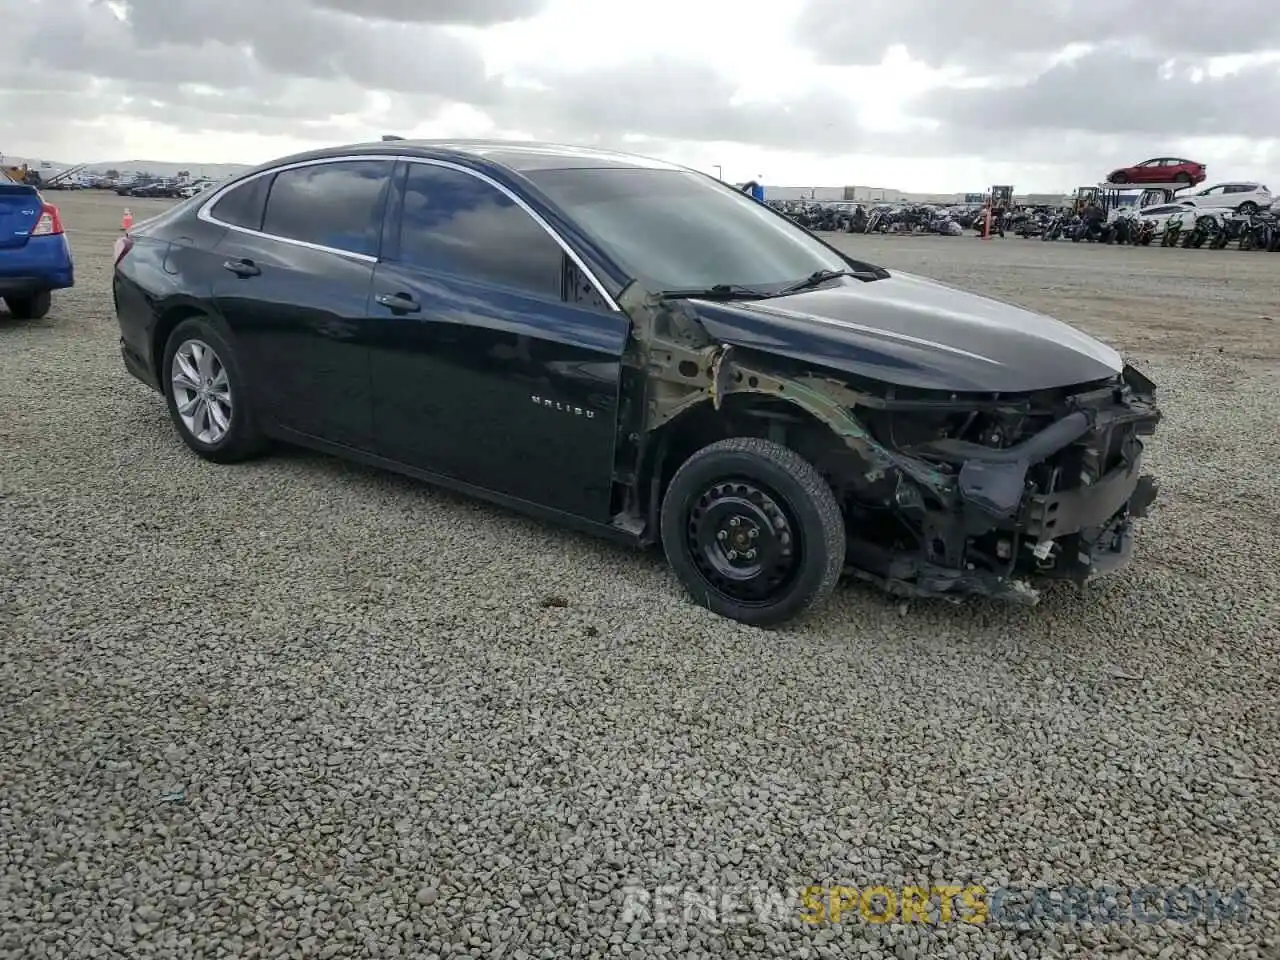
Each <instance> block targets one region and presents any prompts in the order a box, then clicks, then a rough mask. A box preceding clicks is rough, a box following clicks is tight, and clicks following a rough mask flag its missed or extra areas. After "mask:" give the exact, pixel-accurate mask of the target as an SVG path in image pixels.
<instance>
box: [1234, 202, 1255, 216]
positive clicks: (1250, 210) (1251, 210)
mask: <svg viewBox="0 0 1280 960" xmlns="http://www.w3.org/2000/svg"><path fill="white" fill-rule="evenodd" d="M1257 212H1258V205H1257V204H1256V203H1254V202H1253V201H1252V200H1246V201H1245V202H1244V203H1242V204H1240V206H1238V207H1236V213H1241V214H1244V215H1245V216H1246V217H1252V216H1253V215H1254V214H1255V213H1257Z"/></svg>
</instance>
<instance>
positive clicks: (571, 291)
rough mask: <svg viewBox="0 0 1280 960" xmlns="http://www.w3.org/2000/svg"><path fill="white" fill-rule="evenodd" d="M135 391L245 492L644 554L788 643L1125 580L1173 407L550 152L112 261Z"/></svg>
mask: <svg viewBox="0 0 1280 960" xmlns="http://www.w3.org/2000/svg"><path fill="white" fill-rule="evenodd" d="M114 296H115V305H116V312H117V315H118V318H119V323H120V330H121V334H122V336H121V341H120V343H121V348H122V351H123V356H124V363H125V365H126V367H127V368H128V369H129V371H130V372H131V373H132V374H133V375H134V376H136V377H137V378H138V379H139V380H141V381H143V382H144V383H146V384H148V385H149V386H151V387H152V388H154V389H155V390H157V391H159V392H160V393H162V394H163V395H164V397H165V399H166V400H167V402H168V406H169V411H170V414H171V416H172V418H173V422H174V424H175V426H176V428H177V431H178V433H179V435H180V436H181V437H182V439H183V440H184V441H185V442H186V444H187V445H188V446H189V447H190V448H191V449H192V450H194V451H195V452H196V453H197V454H199V455H200V456H202V457H204V458H206V459H208V460H211V461H215V462H219V463H227V462H232V461H239V460H243V459H245V458H248V457H251V456H254V455H256V454H259V453H261V452H262V451H264V450H265V449H266V446H267V444H268V443H269V442H270V441H273V440H274V441H283V442H288V443H294V444H301V445H304V446H307V447H311V448H314V449H317V450H322V451H328V452H330V453H333V454H336V455H338V456H343V457H349V458H352V459H356V460H360V461H363V462H366V463H369V464H375V465H379V466H383V467H386V468H388V469H391V470H397V471H400V472H403V473H406V474H410V475H412V476H416V477H419V478H422V479H424V480H427V481H431V482H434V483H439V484H443V485H446V486H450V487H454V488H458V489H461V490H464V491H468V492H471V493H474V494H476V495H479V496H483V497H486V498H489V499H492V500H494V501H497V502H500V503H503V504H506V505H508V506H511V507H515V508H518V509H521V510H526V511H529V512H531V513H534V514H537V515H541V516H543V517H546V518H549V519H552V520H555V521H559V522H563V523H567V524H572V525H575V526H577V527H579V528H583V529H587V530H591V531H595V532H599V533H603V534H606V535H609V536H612V537H615V538H618V539H620V540H623V541H626V542H628V543H632V544H636V545H641V546H645V545H653V544H656V543H659V542H661V544H662V545H663V547H664V549H665V551H666V555H667V557H668V558H669V560H670V563H671V565H672V567H673V568H674V570H675V572H676V573H677V575H678V576H679V578H680V580H681V581H682V582H683V583H684V585H685V586H686V587H687V589H688V591H689V594H690V595H691V596H692V598H693V599H694V600H695V601H697V602H699V603H702V604H705V605H706V606H707V607H709V608H711V609H712V610H714V611H716V612H718V613H721V614H723V615H725V616H728V617H732V618H735V619H738V620H741V621H744V622H748V623H754V624H761V625H767V624H776V623H780V622H782V621H784V620H787V619H789V618H791V617H793V616H795V615H796V614H798V613H799V612H801V611H802V610H804V609H805V608H807V607H810V606H811V605H813V604H815V603H816V602H818V601H821V600H822V599H823V598H824V597H825V596H826V595H827V594H828V593H829V592H830V591H831V590H832V588H833V587H834V585H835V584H836V582H837V580H838V578H839V577H840V575H841V574H842V572H844V573H851V574H854V575H857V576H860V577H863V578H865V579H868V580H871V581H873V582H875V583H878V584H879V585H880V586H882V587H883V588H885V589H887V590H889V591H890V592H892V593H895V594H899V595H908V596H943V597H956V596H958V595H961V594H974V593H976V594H981V595H986V596H993V597H1001V598H1007V599H1011V600H1015V601H1023V602H1034V601H1035V599H1036V597H1037V589H1036V584H1037V583H1038V582H1039V581H1041V580H1044V579H1046V578H1049V579H1072V580H1077V581H1080V580H1083V579H1084V578H1086V577H1088V576H1090V575H1091V574H1093V573H1095V572H1098V571H1102V570H1106V569H1108V568H1110V567H1113V566H1115V565H1116V564H1118V563H1119V562H1121V561H1122V560H1124V559H1125V557H1126V556H1127V555H1128V553H1129V550H1130V537H1131V530H1132V525H1133V523H1132V522H1133V519H1134V518H1135V517H1137V516H1141V515H1142V513H1143V512H1144V510H1145V509H1146V507H1147V506H1148V504H1149V503H1150V502H1151V501H1152V499H1153V498H1154V496H1155V486H1154V482H1153V481H1152V480H1151V478H1150V477H1148V476H1146V475H1144V474H1143V473H1142V472H1141V463H1142V450H1143V443H1142V440H1141V439H1140V438H1141V437H1142V436H1144V435H1146V434H1149V433H1151V432H1152V431H1153V430H1154V428H1155V425H1156V423H1157V421H1158V420H1159V416H1160V414H1159V411H1158V410H1157V408H1156V405H1155V396H1154V395H1155V388H1154V386H1153V385H1152V384H1151V383H1150V382H1149V381H1148V380H1147V379H1146V378H1145V377H1144V376H1143V375H1142V374H1140V373H1139V372H1138V371H1136V370H1135V369H1133V368H1132V367H1130V366H1128V365H1125V364H1123V363H1122V362H1121V359H1120V357H1119V356H1118V355H1117V354H1116V353H1115V352H1114V351H1113V350H1111V349H1110V348H1108V347H1106V346H1104V345H1102V344H1100V343H1098V342H1097V341H1095V340H1093V339H1091V338H1089V337H1087V336H1085V335H1084V334H1081V333H1079V332H1077V331H1075V330H1073V329H1072V328H1070V327H1068V326H1066V325H1064V324H1062V323H1059V322H1058V321H1055V320H1053V319H1050V318H1049V317H1045V316H1042V315H1039V314H1035V313H1031V312H1028V311H1026V310H1022V309H1020V308H1017V307H1014V306H1010V305H1007V304H1003V303H999V302H996V301H993V300H988V299H985V298H982V297H978V296H974V295H971V294H967V293H963V292H961V291H958V290H955V289H952V288H948V287H944V286H942V285H940V284H937V283H934V282H932V281H929V280H925V279H923V278H920V277H915V276H910V275H906V274H901V273H897V272H893V273H891V272H889V271H888V270H885V269H883V268H881V267H878V266H874V265H872V264H869V263H864V262H861V261H858V260H855V259H852V258H850V257H847V256H846V255H844V254H842V253H840V252H838V251H837V250H835V249H834V248H833V247H831V246H829V245H828V244H826V243H825V242H823V241H822V240H820V239H818V238H817V237H815V236H814V235H813V234H811V233H809V232H808V231H806V230H804V229H803V228H801V227H799V226H797V225H795V224H794V223H792V222H791V221H789V220H788V219H787V218H786V217H784V216H782V215H780V214H778V213H777V212H775V211H773V210H772V209H770V208H769V207H768V206H766V205H764V204H762V203H759V202H757V201H756V200H754V199H753V198H751V197H750V196H748V195H745V194H743V193H741V192H739V191H736V190H734V189H732V188H731V187H729V186H726V185H725V184H722V183H720V182H719V181H718V180H715V179H714V178H712V177H709V176H706V175H703V174H701V173H697V172H695V171H691V170H688V169H685V168H682V167H677V166H673V165H670V164H666V163H662V162H658V161H652V160H647V159H644V158H639V157H633V156H627V155H619V154H613V153H605V152H600V151H595V150H587V149H577V148H568V147H560V146H554V145H543V144H532V143H510V142H509V143H504V142H479V141H450V142H441V141H435V142H425V141H403V140H400V141H394V142H381V143H372V144H362V145H355V146H347V147H341V148H335V149H328V150H322V151H316V152H312V153H307V154H302V155H297V156H293V157H289V158H286V159H282V160H279V161H276V162H273V163H270V164H267V165H264V166H262V167H259V168H257V169H255V170H253V171H250V172H249V173H246V174H244V175H242V176H240V177H238V178H237V179H235V180H233V181H231V182H229V183H227V184H225V185H223V186H221V187H219V188H218V189H217V190H215V191H211V192H209V193H205V194H200V195H198V196H196V197H194V198H192V199H190V200H188V201H186V202H183V203H181V204H178V205H176V206H174V207H173V208H171V209H169V210H168V211H166V212H165V213H163V214H161V215H160V216H158V217H155V218H153V219H150V220H147V221H145V222H143V223H141V224H139V225H137V226H135V227H134V228H133V229H132V230H131V231H129V233H128V234H127V235H126V236H124V237H122V238H121V240H120V241H118V243H117V248H116V260H115V276H114Z"/></svg>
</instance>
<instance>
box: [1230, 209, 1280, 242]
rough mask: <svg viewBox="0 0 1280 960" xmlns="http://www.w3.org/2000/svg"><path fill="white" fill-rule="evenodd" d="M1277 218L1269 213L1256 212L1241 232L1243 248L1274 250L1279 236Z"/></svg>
mask: <svg viewBox="0 0 1280 960" xmlns="http://www.w3.org/2000/svg"><path fill="white" fill-rule="evenodd" d="M1276 226H1277V224H1276V218H1275V217H1273V216H1272V215H1271V214H1269V213H1260V214H1254V215H1253V216H1252V217H1249V218H1248V223H1246V224H1245V226H1244V228H1243V229H1242V230H1241V232H1240V249H1241V250H1272V249H1276V247H1275V246H1273V244H1276V243H1277V240H1278V239H1280V238H1278V237H1277V231H1276Z"/></svg>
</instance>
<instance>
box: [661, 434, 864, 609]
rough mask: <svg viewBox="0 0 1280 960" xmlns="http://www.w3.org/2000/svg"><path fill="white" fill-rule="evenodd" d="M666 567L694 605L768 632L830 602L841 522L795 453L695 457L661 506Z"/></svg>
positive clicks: (703, 453) (825, 488)
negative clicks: (828, 598) (770, 628)
mask: <svg viewBox="0 0 1280 960" xmlns="http://www.w3.org/2000/svg"><path fill="white" fill-rule="evenodd" d="M661 532H662V542H663V547H664V549H665V551H666V555H667V560H668V562H669V563H670V564H671V568H672V570H674V571H675V574H676V576H677V577H678V578H679V580H680V582H681V584H682V585H683V586H684V588H685V589H686V590H687V591H688V592H689V595H690V597H691V598H692V599H693V600H694V602H696V603H699V604H701V605H702V606H704V607H706V608H707V609H709V610H711V611H712V612H714V613H717V614H719V615H720V616H722V617H728V618H729V619H731V620H737V621H739V622H741V623H746V624H750V625H752V626H758V627H769V626H776V625H778V624H781V623H783V622H784V621H786V620H790V619H792V618H794V617H796V616H798V615H799V614H801V613H802V612H803V611H805V610H806V609H809V608H811V607H814V606H816V605H818V604H820V603H821V602H822V601H824V600H825V599H826V598H827V597H828V596H830V594H831V592H832V590H834V589H835V585H836V582H837V581H838V580H839V578H840V572H841V570H842V569H843V568H844V558H845V532H844V517H843V516H842V514H841V512H840V507H839V505H838V504H837V503H836V499H835V496H834V495H833V494H832V492H831V487H830V486H829V485H828V484H827V482H826V481H825V480H824V479H823V478H822V475H821V474H819V473H818V471H817V470H815V469H814V467H813V465H812V464H810V463H809V462H808V461H807V460H804V459H803V458H801V457H800V456H799V455H798V454H797V453H796V452H795V451H793V450H790V449H788V448H787V447H784V446H782V445H781V444H777V443H773V442H771V441H769V440H761V439H757V438H754V437H734V438H731V439H728V440H721V441H719V442H717V443H713V444H710V445H709V446H706V447H703V448H702V449H701V450H699V451H698V452H697V453H695V454H694V455H693V456H691V457H690V458H689V459H688V460H686V461H685V462H684V463H683V464H682V465H681V467H680V469H679V470H677V471H676V475H675V476H674V477H673V478H672V480H671V483H670V485H669V486H668V487H667V492H666V495H665V496H664V498H663V501H662V514H661Z"/></svg>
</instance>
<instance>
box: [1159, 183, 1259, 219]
mask: <svg viewBox="0 0 1280 960" xmlns="http://www.w3.org/2000/svg"><path fill="white" fill-rule="evenodd" d="M1178 202H1179V203H1182V204H1185V205H1187V206H1189V207H1201V208H1204V209H1209V210H1236V211H1239V212H1240V213H1257V212H1258V211H1259V210H1265V209H1266V208H1267V207H1269V206H1271V202H1272V197H1271V191H1270V190H1268V189H1267V188H1266V187H1265V186H1264V185H1263V184H1261V183H1252V182H1244V181H1241V182H1237V183H1217V184H1214V185H1213V186H1212V187H1209V188H1207V189H1205V190H1199V191H1197V192H1195V193H1192V194H1187V195H1185V196H1181V197H1178Z"/></svg>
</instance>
